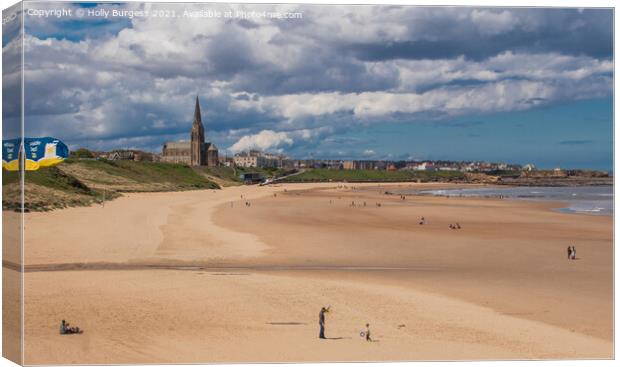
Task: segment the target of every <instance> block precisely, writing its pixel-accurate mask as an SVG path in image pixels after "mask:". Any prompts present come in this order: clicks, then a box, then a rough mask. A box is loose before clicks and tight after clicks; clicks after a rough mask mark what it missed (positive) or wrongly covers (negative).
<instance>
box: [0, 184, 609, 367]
mask: <svg viewBox="0 0 620 367" xmlns="http://www.w3.org/2000/svg"><path fill="white" fill-rule="evenodd" d="M446 185H447V184H417V185H415V184H409V185H407V187H411V186H413V187H416V188H423V187H424V188H429V187H433V188H434V187H439V186H441V187H445V186H446ZM394 186H395V185H381V186H380V187H379V186H378V185H377V184H365V185H362V184H355V185H346V187H343V186H342V185H340V184H337V183H330V184H295V185H276V186H266V187H259V186H242V187H228V188H225V189H223V190H204V191H187V192H176V193H148V194H128V195H125V196H124V197H122V198H119V199H117V200H114V201H112V202H109V203H106V204H105V206H93V207H87V208H70V209H65V210H58V211H53V212H47V213H28V214H26V219H25V220H26V223H25V226H26V235H25V236H26V238H25V241H26V248H25V253H26V257H25V259H24V263H25V265H26V273H25V278H24V281H25V289H24V293H25V297H26V305H25V363H27V364H61V363H78V362H79V363H155V362H157V363H168V362H169V363H172V362H176V363H189V362H250V361H277V362H293V361H368V360H370V361H380V360H453V359H541V358H542V359H546V358H553V359H575V358H611V357H612V356H613V343H612V342H613V340H612V335H613V308H612V306H613V288H612V286H613V283H612V280H613V279H612V274H613V256H612V254H613V240H612V239H613V219H612V217H606V216H588V215H576V214H565V213H558V212H555V211H553V210H551V209H552V208H555V207H558V206H559V205H561V204H560V203H541V202H527V201H514V200H501V199H477V198H450V199H448V198H445V197H430V196H407V198H406V199H405V200H401V199H400V197H399V196H398V195H386V194H385V193H384V192H385V191H389V190H392V189H394V188H395V187H394ZM448 186H449V185H448ZM246 202H249V203H250V205H249V206H248V205H246V204H245V203H246ZM364 202H365V203H366V205H365V206H364ZM352 203H355V206H352ZM377 204H380V206H378V205H377ZM422 216H424V217H425V218H426V219H427V224H425V225H419V224H418V222H419V218H420V217H422ZM456 222H458V223H459V224H460V225H461V227H462V228H461V229H460V230H451V229H449V228H448V226H449V224H452V223H456ZM569 244H571V245H575V246H576V248H577V258H578V259H577V260H575V261H569V260H567V258H566V247H567V246H568V245H569ZM4 272H5V274H6V273H7V272H13V271H12V270H7V269H6V268H5V270H4ZM326 305H331V306H332V312H330V313H329V314H328V317H327V337H328V338H331V339H327V340H320V339H318V312H319V310H320V308H321V307H322V306H326ZM63 318H64V319H66V320H67V321H69V322H70V323H72V324H75V325H78V326H80V327H82V328H83V329H84V330H85V333H84V334H81V335H69V336H61V335H59V334H58V325H59V322H60V320H61V319H63ZM366 323H370V328H371V331H372V335H373V339H375V341H374V342H372V343H369V342H366V341H365V340H364V339H363V338H362V337H360V332H361V331H363V330H365V324H366Z"/></svg>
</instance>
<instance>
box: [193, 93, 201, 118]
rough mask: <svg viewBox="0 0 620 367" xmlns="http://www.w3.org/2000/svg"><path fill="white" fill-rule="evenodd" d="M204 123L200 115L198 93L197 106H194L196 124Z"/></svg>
mask: <svg viewBox="0 0 620 367" xmlns="http://www.w3.org/2000/svg"><path fill="white" fill-rule="evenodd" d="M195 123H199V124H202V118H201V116H200V102H198V95H196V107H195V108H194V124H195Z"/></svg>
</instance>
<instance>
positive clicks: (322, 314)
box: [319, 306, 331, 339]
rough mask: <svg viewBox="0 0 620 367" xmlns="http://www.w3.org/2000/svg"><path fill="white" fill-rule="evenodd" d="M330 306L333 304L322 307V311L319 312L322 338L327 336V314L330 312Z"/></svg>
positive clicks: (320, 335) (320, 336)
mask: <svg viewBox="0 0 620 367" xmlns="http://www.w3.org/2000/svg"><path fill="white" fill-rule="evenodd" d="M330 307H331V306H327V308H325V307H321V312H319V327H320V331H319V338H320V339H326V338H325V314H326V313H327V312H329V308H330Z"/></svg>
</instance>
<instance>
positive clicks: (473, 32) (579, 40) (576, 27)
mask: <svg viewBox="0 0 620 367" xmlns="http://www.w3.org/2000/svg"><path fill="white" fill-rule="evenodd" d="M462 11H463V12H474V11H476V10H469V9H463V10H462ZM483 11H487V12H489V13H490V14H497V13H499V12H500V11H501V10H499V9H486V10H483ZM509 14H511V15H513V16H514V18H515V20H514V22H515V24H514V27H513V28H511V29H510V30H507V31H505V32H500V33H497V34H485V33H481V32H480V28H479V25H476V24H474V22H473V19H472V18H469V21H465V22H458V21H457V20H456V19H449V18H442V19H440V20H439V21H436V20H435V19H434V18H429V19H427V21H426V23H425V22H424V21H422V23H421V24H420V23H418V24H417V25H416V28H417V29H420V30H422V31H421V32H419V33H421V34H412V37H414V38H416V39H412V40H403V41H394V42H390V41H387V42H386V41H383V40H382V41H381V42H369V43H367V42H356V43H352V44H350V45H346V46H344V49H345V50H346V51H347V52H350V53H352V54H353V55H355V57H357V58H359V59H360V60H364V61H384V60H392V59H449V58H454V57H458V56H465V57H466V58H468V59H471V60H483V59H485V58H488V57H490V56H494V55H497V54H499V53H501V52H503V51H518V52H531V53H544V52H557V53H562V54H568V55H575V56H579V55H587V56H591V57H595V58H611V57H612V56H613V55H612V54H613V35H612V33H611V32H610V29H611V27H612V26H613V24H612V22H613V13H612V12H611V11H610V10H605V9H589V10H584V11H581V12H580V11H578V10H576V9H512V10H510V13H509ZM521 19H524V20H528V22H524V23H521V22H519V20H521ZM529 21H531V22H533V23H534V24H531V23H530V22H529Z"/></svg>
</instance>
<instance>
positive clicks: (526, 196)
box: [401, 186, 614, 215]
mask: <svg viewBox="0 0 620 367" xmlns="http://www.w3.org/2000/svg"><path fill="white" fill-rule="evenodd" d="M401 193H402V194H406V192H404V191H403V192H401ZM408 193H413V192H411V191H410V192H408ZM415 193H416V194H427V195H428V194H430V195H438V196H457V197H494V198H499V197H501V198H505V199H514V200H536V201H538V200H545V201H558V202H564V203H566V207H563V208H558V209H556V210H558V211H561V212H565V213H581V214H593V215H613V211H614V203H613V202H614V191H613V186H568V187H525V186H521V187H488V188H487V187H485V188H470V189H468V188H463V189H445V190H428V191H425V190H422V191H416V192H415Z"/></svg>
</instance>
